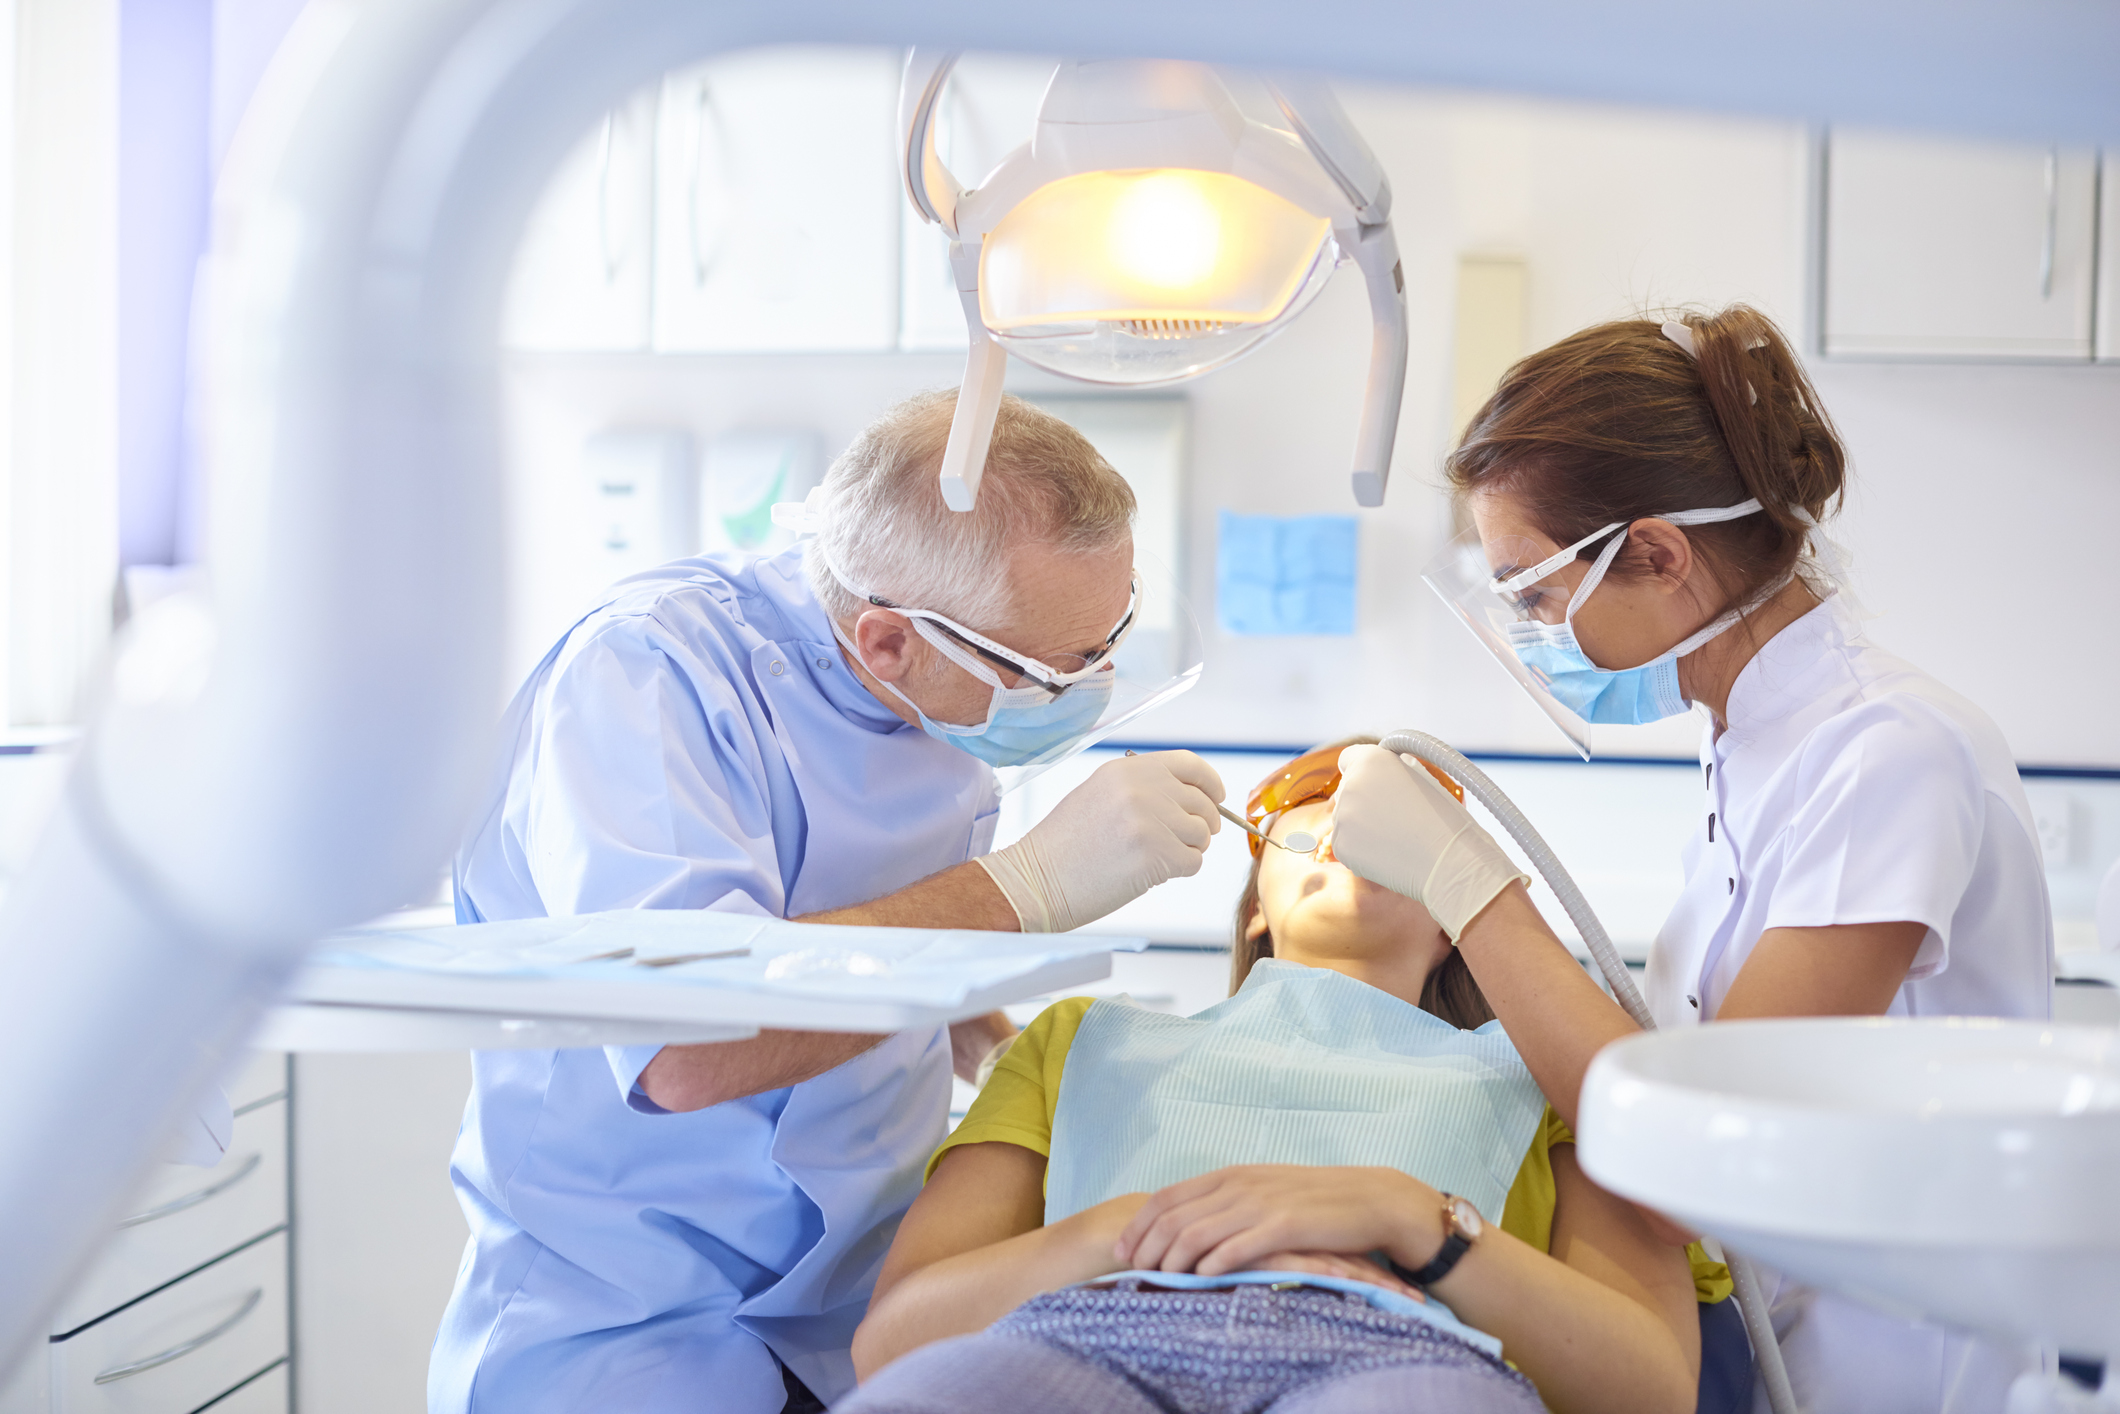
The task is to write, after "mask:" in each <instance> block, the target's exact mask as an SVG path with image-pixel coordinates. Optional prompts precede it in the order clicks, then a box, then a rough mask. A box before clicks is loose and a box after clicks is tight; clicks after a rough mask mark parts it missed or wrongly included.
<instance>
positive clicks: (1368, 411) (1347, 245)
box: [1340, 194, 1406, 506]
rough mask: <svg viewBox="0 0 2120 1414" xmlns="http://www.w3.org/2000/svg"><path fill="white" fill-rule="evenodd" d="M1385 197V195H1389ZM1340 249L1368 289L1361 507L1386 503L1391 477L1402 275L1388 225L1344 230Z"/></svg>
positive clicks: (1401, 362) (1400, 371) (1402, 324)
mask: <svg viewBox="0 0 2120 1414" xmlns="http://www.w3.org/2000/svg"><path fill="white" fill-rule="evenodd" d="M1387 195H1388V194H1387ZM1340 245H1341V249H1343V250H1345V251H1347V252H1348V253H1349V254H1350V255H1352V256H1353V257H1354V263H1355V265H1356V267H1357V268H1359V269H1360V270H1361V272H1362V280H1363V283H1364V284H1365V285H1367V287H1368V289H1369V316H1370V319H1371V320H1372V321H1373V326H1374V330H1375V332H1374V334H1373V335H1372V336H1371V338H1370V342H1369V385H1368V387H1367V388H1366V389H1365V390H1364V391H1363V393H1362V424H1361V429H1360V431H1359V432H1358V433H1357V434H1356V436H1355V444H1354V499H1355V504H1356V505H1359V506H1381V505H1383V504H1384V486H1385V483H1386V482H1387V481H1389V480H1390V478H1391V447H1392V443H1393V442H1394V441H1396V440H1397V438H1398V432H1399V405H1400V404H1401V403H1402V402H1403V401H1404V400H1405V396H1406V274H1405V270H1404V269H1403V267H1401V265H1400V264H1399V243H1398V239H1397V238H1396V237H1395V236H1393V235H1392V232H1391V225H1390V223H1389V222H1385V223H1383V224H1381V225H1375V226H1362V227H1359V228H1357V229H1356V230H1355V231H1354V232H1353V233H1352V234H1351V235H1350V234H1349V233H1346V232H1342V233H1341V235H1340Z"/></svg>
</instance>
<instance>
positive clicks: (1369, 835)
mask: <svg viewBox="0 0 2120 1414" xmlns="http://www.w3.org/2000/svg"><path fill="white" fill-rule="evenodd" d="M1332 852H1333V855H1334V857H1335V858H1337V859H1338V860H1339V861H1340V862H1341V863H1342V864H1345V865H1346V866H1347V867H1348V868H1350V869H1352V870H1354V872H1355V873H1357V874H1360V875H1361V876H1362V877H1363V878H1365V879H1367V880H1369V881H1370V882H1371V883H1374V884H1382V885H1383V886H1384V887H1385V888H1387V889H1390V890H1392V891H1393V892H1395V893H1401V894H1404V895H1406V897H1408V898H1410V899H1413V900H1415V901H1416V902H1418V903H1422V904H1426V905H1427V907H1428V912H1429V914H1430V916H1432V917H1433V918H1434V919H1435V921H1436V922H1437V923H1439V924H1441V925H1442V929H1443V931H1444V932H1445V933H1448V934H1449V935H1450V941H1451V942H1453V943H1454V942H1456V941H1457V938H1458V934H1459V933H1461V932H1463V931H1464V928H1465V925H1466V924H1467V923H1470V922H1471V921H1472V920H1473V918H1474V917H1476V916H1477V915H1478V914H1479V911H1480V910H1481V909H1483V908H1485V907H1486V906H1487V905H1488V904H1490V903H1492V902H1494V896H1495V895H1496V894H1498V893H1500V892H1501V891H1502V890H1503V889H1506V888H1508V887H1509V884H1510V882H1511V881H1512V880H1516V879H1522V880H1523V881H1524V882H1525V883H1527V884H1528V883H1530V882H1531V876H1530V875H1528V874H1526V873H1524V872H1523V871H1522V870H1520V869H1518V868H1517V867H1516V862H1515V861H1514V860H1512V859H1511V858H1510V857H1509V856H1508V855H1506V854H1504V853H1503V852H1502V847H1501V846H1500V845H1498V844H1496V843H1495V842H1494V839H1493V837H1492V836H1491V835H1489V834H1488V833H1487V832H1486V831H1485V830H1483V829H1481V828H1480V826H1479V822H1478V821H1476V820H1474V819H1473V818H1472V815H1471V813H1470V812H1469V811H1467V810H1466V809H1465V807H1464V806H1462V805H1460V804H1458V802H1457V801H1456V800H1455V799H1453V798H1452V797H1451V794H1450V792H1449V791H1447V790H1444V789H1443V788H1442V786H1440V785H1438V784H1437V783H1436V781H1435V778H1434V777H1432V776H1430V775H1429V774H1428V772H1427V771H1426V770H1423V769H1422V768H1420V767H1418V766H1408V765H1407V764H1406V763H1405V762H1404V761H1402V760H1400V759H1399V758H1398V757H1397V756H1395V755H1393V754H1392V753H1391V752H1389V751H1386V750H1385V749H1384V748H1383V747H1381V746H1350V747H1348V748H1347V749H1346V750H1345V751H1343V752H1341V753H1340V788H1339V790H1338V791H1337V792H1336V793H1335V794H1334V796H1333V810H1332Z"/></svg>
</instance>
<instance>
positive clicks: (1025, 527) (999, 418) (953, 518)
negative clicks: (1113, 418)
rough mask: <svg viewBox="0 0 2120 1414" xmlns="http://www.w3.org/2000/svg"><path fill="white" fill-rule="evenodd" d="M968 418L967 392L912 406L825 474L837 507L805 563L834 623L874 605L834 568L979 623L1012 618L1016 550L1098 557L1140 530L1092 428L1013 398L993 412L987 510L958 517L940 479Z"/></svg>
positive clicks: (886, 419) (876, 590) (873, 588)
mask: <svg viewBox="0 0 2120 1414" xmlns="http://www.w3.org/2000/svg"><path fill="white" fill-rule="evenodd" d="M956 410H957V393H956V390H955V389H943V390H940V391H936V392H929V393H920V394H917V395H915V396H914V397H910V398H907V399H906V400H905V401H904V402H902V403H899V404H898V405H897V406H896V407H893V408H892V409H890V411H888V412H886V413H884V415H883V416H881V417H879V418H877V419H876V421H874V422H872V423H870V424H869V426H868V427H867V428H866V429H864V430H863V431H862V433H861V435H860V436H858V437H856V438H855V439H854V443H853V445H852V446H850V447H848V448H847V449H846V451H845V453H844V454H842V455H841V456H840V458H839V460H838V461H836V462H834V463H832V469H831V470H830V471H828V472H826V473H825V478H824V488H825V493H826V494H825V496H824V497H823V499H824V501H825V503H826V506H827V508H828V509H827V511H826V513H825V516H824V524H823V526H822V527H821V528H820V529H819V530H818V532H817V535H816V538H815V539H813V540H812V541H811V542H810V547H809V550H808V551H807V553H806V554H805V557H804V567H805V568H806V569H807V571H808V572H809V577H810V587H811V588H812V589H813V590H814V591H815V592H816V594H817V599H818V602H819V603H820V604H822V605H823V606H824V611H825V612H826V613H827V614H829V615H831V617H832V618H833V620H834V621H835V622H836V621H843V620H845V619H848V618H851V617H853V616H855V615H857V614H859V613H860V612H861V611H862V610H863V609H865V608H867V607H868V605H867V604H866V603H864V602H863V601H862V600H861V599H859V598H857V597H855V595H853V594H852V593H850V592H849V591H848V590H847V589H846V588H845V587H844V586H843V585H841V584H840V582H839V581H838V580H837V579H835V578H834V577H833V575H832V572H831V570H832V568H836V569H837V570H838V571H839V573H840V574H842V575H844V576H845V577H846V579H847V580H848V582H850V583H852V584H853V585H854V586H855V587H856V588H858V589H860V590H862V591H863V592H864V593H867V594H879V595H882V596H883V597H884V598H886V599H889V600H891V601H892V602H893V603H897V604H904V605H907V606H908V607H912V608H921V609H933V610H935V611H936V612H937V613H942V614H948V615H949V616H950V617H951V618H954V619H957V620H958V621H960V622H962V623H964V624H967V625H969V626H972V627H979V626H981V625H987V624H994V623H998V622H999V621H1000V620H1002V619H1003V618H1004V617H1006V616H1007V614H1008V611H1009V608H1010V607H1011V606H1010V603H1009V574H1008V569H1009V552H1010V550H1012V549H1013V548H1015V547H1017V546H1019V545H1025V544H1035V545H1045V546H1050V547H1051V548H1053V549H1056V550H1059V551H1061V552H1063V553H1066V554H1082V555H1093V554H1097V553H1099V552H1102V551H1105V550H1109V549H1111V548H1113V547H1114V546H1116V545H1118V544H1120V543H1121V542H1123V541H1124V540H1125V538H1126V536H1127V535H1128V534H1129V533H1130V532H1131V530H1132V527H1133V519H1134V492H1133V488H1132V487H1130V486H1128V485H1127V484H1126V480H1125V478H1123V477H1121V476H1120V475H1119V473H1117V472H1116V471H1113V470H1112V468H1111V465H1110V463H1108V462H1106V461H1105V460H1104V458H1103V457H1102V456H1100V455H1099V454H1098V452H1097V449H1096V448H1095V447H1093V446H1091V445H1090V442H1089V439H1088V438H1086V437H1084V436H1083V435H1082V434H1081V433H1080V432H1077V431H1076V430H1075V429H1074V428H1072V427H1070V426H1068V425H1067V424H1066V423H1065V422H1062V421H1061V420H1060V419H1059V418H1057V417H1055V416H1053V415H1052V414H1051V413H1049V412H1046V411H1044V410H1043V409H1040V408H1035V407H1032V406H1031V405H1030V404H1029V403H1026V402H1024V401H1023V400H1022V399H1021V398H1015V397H1006V396H1005V397H1003V398H1002V399H1001V410H1000V412H999V413H998V414H997V415H996V416H995V418H994V436H993V441H992V442H991V443H990V444H989V446H988V449H987V456H986V472H985V475H984V476H983V477H982V479H981V480H980V483H979V503H978V505H977V506H976V507H974V508H973V509H972V510H970V511H965V512H958V511H953V510H951V509H950V508H949V507H948V506H947V505H945V504H944V503H943V500H942V489H941V486H940V484H939V482H938V474H939V472H940V470H941V466H942V449H943V447H944V446H945V445H947V443H948V442H949V436H950V419H951V417H952V416H953V415H954V414H955V412H956ZM828 563H829V565H830V566H831V568H827V564H828Z"/></svg>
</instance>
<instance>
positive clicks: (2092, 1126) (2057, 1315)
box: [1578, 1018, 2120, 1358]
mask: <svg viewBox="0 0 2120 1414" xmlns="http://www.w3.org/2000/svg"><path fill="white" fill-rule="evenodd" d="M1580 1119H1581V1123H1580V1125H1579V1126H1578V1134H1579V1145H1580V1147H1579V1149H1578V1154H1579V1156H1580V1158H1581V1161H1582V1164H1583V1167H1584V1169H1585V1170H1586V1171H1587V1172H1588V1173H1589V1174H1590V1176H1591V1177H1592V1178H1594V1179H1596V1180H1597V1181H1598V1182H1599V1183H1601V1184H1603V1185H1604V1186H1605V1187H1607V1188H1609V1189H1611V1190H1612V1191H1614V1192H1616V1193H1620V1194H1624V1195H1625V1196H1627V1197H1629V1198H1632V1199H1634V1200H1635V1201H1637V1202H1640V1203H1644V1204H1647V1205H1648V1206H1650V1207H1652V1208H1655V1209H1657V1210H1658V1211H1661V1212H1664V1213H1668V1214H1670V1215H1671V1216H1672V1217H1674V1218H1676V1219H1678V1220H1679V1221H1681V1222H1684V1223H1686V1224H1688V1225H1690V1226H1693V1227H1696V1228H1698V1229H1701V1230H1703V1231H1705V1232H1709V1233H1712V1234H1714V1235H1715V1236H1716V1237H1718V1238H1720V1239H1721V1240H1722V1241H1724V1242H1726V1243H1728V1244H1729V1245H1730V1246H1731V1247H1732V1248H1733V1249H1735V1250H1737V1251H1740V1252H1744V1253H1746V1254H1748V1255H1750V1256H1752V1257H1755V1258H1757V1259H1758V1260H1760V1261H1762V1262H1765V1263H1767V1264H1768V1265H1770V1266H1773V1267H1778V1268H1780V1269H1781V1270H1782V1271H1783V1272H1785V1273H1787V1274H1788V1275H1789V1276H1791V1277H1794V1278H1796V1279H1797V1280H1800V1281H1803V1282H1807V1283H1810V1284H1811V1285H1814V1286H1820V1287H1826V1288H1830V1289H1833V1290H1836V1291H1840V1292H1843V1293H1845V1294H1847V1295H1849V1296H1852V1297H1855V1298H1857V1299H1859V1300H1863V1301H1867V1302H1869V1303H1871V1304H1873V1305H1876V1306H1879V1307H1882V1308H1884V1309H1886V1310H1888V1311H1892V1312H1895V1313H1897V1314H1901V1315H1906V1316H1921V1317H1925V1318H1927V1319H1930V1320H1936V1321H1943V1322H1947V1323H1950V1324H1953V1325H1958V1326H1963V1327H1968V1328H1972V1329H1977V1330H1985V1331H1988V1332H1990V1333H1993V1334H1997V1335H2001V1336H2006V1337H2012V1338H2016V1339H2030V1340H2045V1341H2052V1342H2055V1343H2057V1344H2058V1345H2060V1347H2061V1348H2062V1349H2063V1350H2066V1351H2068V1352H2071V1353H2075V1354H2082V1355H2085V1356H2102V1357H2107V1358H2114V1357H2120V1030H2114V1029H2112V1028H2108V1027H2090V1026H2055V1025H2045V1024H2040V1023H2036V1022H2019V1021H2009V1022H2006V1021H1989V1020H1979V1019H1964V1018H1953V1019H1936V1020H1913V1021H1900V1020H1871V1019H1865V1020H1830V1021H1817V1020H1805V1021H1733V1022H1720V1023H1717V1024H1715V1025H1711V1026H1698V1027H1688V1028H1685V1029H1682V1030H1671V1031H1659V1032H1653V1033H1650V1034H1647V1035H1642V1036H1636V1037H1630V1038H1629V1039H1627V1040H1625V1041H1621V1042H1618V1043H1616V1044H1614V1045H1612V1046H1610V1047H1608V1048H1607V1049H1606V1050H1605V1051H1604V1052H1603V1053H1602V1054H1600V1055H1599V1056H1598V1058H1597V1060H1596V1061H1595V1062H1594V1063H1593V1064H1592V1065H1591V1067H1590V1073H1589V1075H1588V1077H1587V1078H1586V1079H1585V1081H1584V1086H1583V1102H1582V1109H1581V1115H1580Z"/></svg>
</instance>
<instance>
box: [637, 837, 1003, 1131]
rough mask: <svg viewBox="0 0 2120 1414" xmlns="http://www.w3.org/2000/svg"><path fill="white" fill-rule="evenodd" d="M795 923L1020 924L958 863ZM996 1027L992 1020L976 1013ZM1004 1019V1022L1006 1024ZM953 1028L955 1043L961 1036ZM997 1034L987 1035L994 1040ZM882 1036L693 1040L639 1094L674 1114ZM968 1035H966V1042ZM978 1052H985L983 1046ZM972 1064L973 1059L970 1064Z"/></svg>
mask: <svg viewBox="0 0 2120 1414" xmlns="http://www.w3.org/2000/svg"><path fill="white" fill-rule="evenodd" d="M795 921H796V922H798V923H835V924H839V925H841V926H851V927H864V926H866V927H880V928H965V929H971V930H975V931H979V932H988V933H1013V932H1015V931H1016V930H1017V924H1016V910H1015V909H1013V908H1011V907H1009V902H1008V899H1007V898H1006V897H1004V896H1003V895H1002V892H1001V890H1000V889H998V888H996V887H995V886H994V881H993V879H992V878H991V877H990V876H989V875H988V874H987V872H986V870H984V869H982V868H980V867H979V866H978V865H977V864H970V863H967V864H960V865H958V866H956V867H955V868H954V869H945V870H943V871H942V872H941V873H939V874H930V875H929V876H928V877H927V878H925V879H922V880H920V881H919V882H918V883H915V884H909V885H907V886H906V887H905V888H902V889H900V890H899V891H898V892H897V893H894V894H885V895H884V896H883V897H882V898H879V899H871V900H870V901H869V902H867V903H857V904H855V905H853V906H852V907H850V908H835V909H832V910H830V911H829V912H826V913H811V914H805V915H804V916H802V917H800V918H798V919H796V920H795ZM974 1022H975V1023H978V1024H977V1025H973V1024H972V1023H967V1025H968V1026H971V1027H972V1029H973V1030H978V1029H980V1027H981V1026H983V1027H985V1029H987V1030H994V1028H993V1027H992V1024H991V1023H990V1022H985V1021H983V1020H982V1019H980V1018H975V1019H974ZM1004 1024H1005V1023H1004ZM955 1032H956V1028H954V1027H953V1028H952V1041H953V1043H955V1042H956V1041H957V1040H958V1038H957V1036H956V1034H955ZM999 1034H1000V1033H999V1032H998V1030H996V1031H995V1032H994V1034H993V1035H992V1036H990V1037H988V1039H987V1045H989V1046H991V1045H992V1044H993V1042H994V1040H997V1039H999ZM883 1039H884V1038H883V1037H882V1036H881V1035H877V1034H873V1033H868V1032H840V1031H766V1032H763V1033H761V1034H759V1035H758V1036H755V1037H753V1038H752V1039H751V1040H748V1041H715V1042H710V1043H707V1044H704V1045H698V1046H665V1047H663V1048H662V1050H661V1051H660V1052H658V1053H657V1054H656V1057H655V1059H654V1060H651V1061H649V1062H648V1065H647V1068H646V1069H644V1070H643V1071H641V1073H640V1081H639V1085H640V1092H641V1093H642V1094H643V1095H646V1096H647V1097H648V1098H649V1099H650V1100H651V1101H653V1102H654V1103H655V1104H656V1105H658V1106H660V1107H661V1108H663V1109H666V1110H671V1111H673V1112H683V1111H689V1110H702V1109H705V1108H706V1107H707V1106H709V1105H719V1104H724V1103H726V1102H728V1101H730V1100H740V1099H742V1098H743V1097H744V1096H746V1095H759V1094H763V1093H765V1092H766V1091H768V1090H779V1089H784V1088H785V1087H787V1086H789V1085H800V1084H801V1083H802V1082H803V1081H805V1080H814V1079H816V1078H817V1077H818V1076H820V1075H822V1074H824V1073H825V1072H826V1071H828V1070H831V1069H833V1068H834V1067H836V1066H840V1065H844V1064H845V1063H846V1062H848V1061H850V1060H852V1059H853V1058H854V1057H855V1056H858V1055H860V1054H861V1053H862V1052H863V1051H866V1050H868V1049H869V1048H870V1047H872V1046H875V1045H878V1044H880V1043H881V1042H882V1041H883ZM971 1041H972V1038H971V1037H970V1036H969V1035H968V1036H967V1037H966V1038H964V1044H965V1045H966V1046H969V1045H970V1044H971ZM980 1054H981V1055H984V1054H985V1051H984V1050H983V1049H982V1050H981V1051H980ZM975 1063H976V1062H975Z"/></svg>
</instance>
